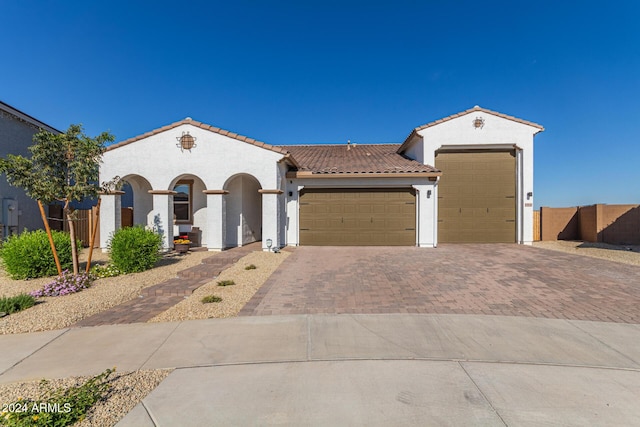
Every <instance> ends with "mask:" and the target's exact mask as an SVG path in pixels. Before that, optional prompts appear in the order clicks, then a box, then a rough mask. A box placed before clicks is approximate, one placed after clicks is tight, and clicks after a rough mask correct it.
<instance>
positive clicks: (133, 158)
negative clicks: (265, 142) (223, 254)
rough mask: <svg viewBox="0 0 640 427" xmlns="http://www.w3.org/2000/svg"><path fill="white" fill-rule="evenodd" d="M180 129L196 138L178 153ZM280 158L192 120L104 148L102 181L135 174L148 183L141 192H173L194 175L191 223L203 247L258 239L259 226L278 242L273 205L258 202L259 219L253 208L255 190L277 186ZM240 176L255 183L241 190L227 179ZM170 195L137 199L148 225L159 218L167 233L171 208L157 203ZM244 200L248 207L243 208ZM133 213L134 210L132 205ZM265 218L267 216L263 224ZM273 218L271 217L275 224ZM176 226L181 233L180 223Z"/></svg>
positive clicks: (215, 247)
mask: <svg viewBox="0 0 640 427" xmlns="http://www.w3.org/2000/svg"><path fill="white" fill-rule="evenodd" d="M184 132H189V134H190V135H192V136H193V137H195V138H196V147H194V148H193V149H192V150H191V151H188V150H184V151H181V150H180V148H178V147H177V146H176V144H177V143H178V142H177V138H179V137H180V136H181V135H182V134H183V133H184ZM282 158H283V155H282V154H280V153H277V152H274V151H272V150H269V149H267V148H263V147H260V146H256V145H252V144H250V143H247V142H245V141H240V140H237V139H235V138H231V137H228V136H225V135H222V134H219V133H216V132H212V131H209V130H207V129H202V128H200V127H197V126H193V125H191V124H181V125H179V126H177V127H175V128H171V129H168V130H166V131H164V132H160V133H156V134H152V135H150V136H149V137H147V138H143V139H139V140H136V141H134V142H132V143H130V144H126V145H121V146H118V147H117V148H113V149H110V150H108V151H107V152H106V153H105V155H104V158H103V164H102V167H101V169H100V179H101V181H105V180H109V179H111V178H112V177H113V176H116V175H118V176H122V177H127V176H133V175H135V176H136V177H141V178H140V179H139V181H140V182H146V183H148V188H142V187H144V186H143V185H139V187H140V189H141V191H142V192H143V193H146V192H148V191H149V190H152V191H154V192H155V193H157V192H166V191H171V190H172V189H173V185H174V184H175V182H177V181H178V180H179V179H194V187H193V213H194V215H193V218H194V221H193V222H194V223H193V226H197V227H199V228H200V229H201V230H202V244H203V245H206V246H207V247H209V249H213V250H220V249H222V248H224V247H228V246H235V245H238V244H242V243H248V242H249V241H255V240H256V239H259V238H260V228H261V227H262V229H263V230H264V229H265V228H267V229H268V230H269V235H270V236H272V238H274V239H275V241H276V242H278V241H279V240H278V239H279V238H280V236H278V234H279V233H278V232H277V231H278V221H279V219H278V218H279V215H278V212H277V205H276V204H273V205H269V206H268V207H267V212H264V211H265V208H264V205H262V213H263V216H262V217H260V214H261V210H260V209H259V208H258V207H257V206H258V205H259V204H260V201H261V197H262V196H261V195H260V194H258V193H257V189H258V188H264V189H270V190H272V189H279V185H280V179H279V177H280V173H279V168H281V164H279V163H278V162H279V161H280V160H281V159H282ZM242 175H250V176H252V177H253V178H255V180H256V182H253V183H251V184H250V186H249V187H248V188H247V189H243V185H242V182H239V183H234V182H232V181H231V179H232V178H233V177H236V176H242ZM142 178H144V180H142ZM227 187H228V188H227ZM222 190H226V191H229V194H228V195H224V194H218V193H216V192H218V191H222ZM204 192H208V194H205V193H204ZM249 193H254V194H253V196H252V197H251V198H250V200H249V199H243V197H242V195H243V194H245V195H247V194H249ZM171 197H172V196H170V195H162V194H154V195H153V197H152V198H149V197H147V196H144V195H141V196H139V199H140V200H139V203H140V204H141V206H142V207H143V209H145V210H147V211H148V214H147V223H148V225H153V222H154V221H156V220H157V219H158V218H159V219H160V221H161V222H162V223H163V224H167V226H168V227H170V228H169V231H173V227H172V226H171V222H172V216H173V215H172V213H171V210H172V209H169V208H167V207H166V206H158V204H169V205H170V204H171V201H170V199H171ZM236 199H237V200H236ZM149 200H151V207H149V203H148V202H149ZM135 201H138V199H135V200H134V204H135ZM245 203H248V204H249V205H246V206H243V204H245ZM245 208H246V209H245ZM247 209H249V210H250V212H249V211H247ZM135 211H137V209H136V208H135V206H134V212H135ZM227 217H228V221H227ZM136 218H138V216H136ZM264 218H267V219H268V221H267V223H265V220H264ZM271 218H273V219H274V220H273V223H272V221H271ZM105 224H106V225H105V226H106V227H111V224H112V221H111V220H109V221H105ZM225 224H226V225H225ZM179 228H180V231H182V228H183V226H182V225H181V226H179ZM110 231H111V230H107V232H110ZM170 240H171V239H170V238H167V239H165V247H168V246H170V245H171V242H170ZM279 244H282V243H281V242H280V243H279Z"/></svg>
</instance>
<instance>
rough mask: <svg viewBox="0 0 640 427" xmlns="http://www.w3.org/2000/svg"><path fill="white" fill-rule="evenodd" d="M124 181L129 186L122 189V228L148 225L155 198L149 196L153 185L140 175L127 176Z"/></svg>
mask: <svg viewBox="0 0 640 427" xmlns="http://www.w3.org/2000/svg"><path fill="white" fill-rule="evenodd" d="M124 180H125V181H126V182H127V184H125V185H124V187H123V188H122V191H124V194H123V195H122V198H121V203H122V210H123V212H122V226H128V225H147V223H148V216H149V214H150V213H151V211H152V210H153V196H151V194H149V190H151V184H149V181H147V180H146V179H145V178H143V177H141V176H140V175H127V176H125V177H124Z"/></svg>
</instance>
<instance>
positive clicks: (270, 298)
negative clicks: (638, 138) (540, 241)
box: [240, 244, 640, 323]
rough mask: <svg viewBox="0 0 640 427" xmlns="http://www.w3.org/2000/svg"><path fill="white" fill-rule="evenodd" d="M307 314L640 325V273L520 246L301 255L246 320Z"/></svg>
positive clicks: (249, 308)
mask: <svg viewBox="0 0 640 427" xmlns="http://www.w3.org/2000/svg"><path fill="white" fill-rule="evenodd" d="M274 256H277V255H274ZM303 313H308V314H312V313H332V314H333V313H464V314H494V315H508V316H529V317H548V318H557V319H574V320H599V321H606V322H624V323H640V267H637V266H632V265H626V264H620V263H616V262H611V261H605V260H600V259H595V258H589V257H582V256H579V255H572V254H566V253H562V252H556V251H551V250H546V249H540V248H535V247H530V246H521V245H515V244H459V245H453V244H449V245H441V246H439V247H438V248H437V249H426V248H415V247H299V248H296V249H295V250H294V253H293V254H292V255H291V256H290V257H289V258H288V259H287V260H286V261H285V262H284V263H283V264H282V265H281V266H280V268H279V269H278V270H276V272H275V273H274V274H273V275H272V276H271V278H270V279H269V280H268V281H267V282H266V283H265V284H264V285H263V287H262V288H261V289H260V290H259V291H258V293H256V295H255V296H254V297H253V298H252V299H251V301H249V303H247V305H246V306H245V307H244V308H243V309H242V311H241V312H240V315H270V314H303Z"/></svg>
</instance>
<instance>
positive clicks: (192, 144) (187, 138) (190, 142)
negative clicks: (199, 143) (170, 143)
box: [176, 132, 197, 151]
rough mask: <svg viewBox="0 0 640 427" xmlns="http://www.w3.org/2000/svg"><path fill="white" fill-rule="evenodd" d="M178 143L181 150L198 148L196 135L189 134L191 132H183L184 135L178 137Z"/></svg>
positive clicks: (177, 145)
mask: <svg viewBox="0 0 640 427" xmlns="http://www.w3.org/2000/svg"><path fill="white" fill-rule="evenodd" d="M176 139H177V140H178V143H177V144H176V147H178V148H179V149H180V151H184V150H189V151H191V149H192V148H196V139H197V138H196V137H194V136H191V135H189V132H182V136H178V137H176Z"/></svg>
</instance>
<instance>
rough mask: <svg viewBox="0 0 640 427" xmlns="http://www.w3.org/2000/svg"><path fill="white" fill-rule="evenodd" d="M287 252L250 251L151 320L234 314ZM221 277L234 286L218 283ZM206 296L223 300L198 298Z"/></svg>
mask: <svg viewBox="0 0 640 427" xmlns="http://www.w3.org/2000/svg"><path fill="white" fill-rule="evenodd" d="M289 255H290V253H289V252H286V251H285V252H280V253H278V254H274V253H271V252H253V253H250V254H248V255H246V256H244V257H243V258H242V259H240V261H238V262H237V263H235V264H234V265H233V266H231V267H229V268H228V269H226V270H224V271H223V272H222V273H221V274H220V276H218V277H217V278H216V279H215V280H213V281H212V282H210V283H207V284H206V285H204V286H202V287H200V288H198V289H196V290H195V291H194V292H193V294H192V295H190V296H189V297H188V298H186V299H184V300H183V301H181V302H180V303H178V304H177V305H174V306H173V307H171V308H170V309H169V310H167V311H165V312H164V313H161V314H159V315H157V316H156V317H154V318H153V319H151V320H150V322H173V321H182V320H193V319H208V318H222V317H232V316H235V315H237V314H238V312H239V311H240V309H242V307H243V306H244V305H245V304H246V303H247V302H248V301H249V300H250V299H251V297H252V296H253V295H254V294H255V293H256V291H257V290H258V289H259V288H260V286H262V284H263V283H264V282H265V281H266V280H267V279H268V278H269V276H271V274H272V273H273V272H274V271H275V270H276V268H278V266H279V265H280V264H281V263H282V261H284V260H285V259H286V258H287V257H288V256H289ZM249 265H254V266H255V267H256V268H255V269H251V270H245V267H247V266H249ZM224 280H233V282H235V285H232V286H218V282H220V281H224ZM207 295H215V296H218V297H221V298H222V301H221V302H213V303H208V304H204V303H202V301H201V300H202V298H203V297H204V296H207Z"/></svg>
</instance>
